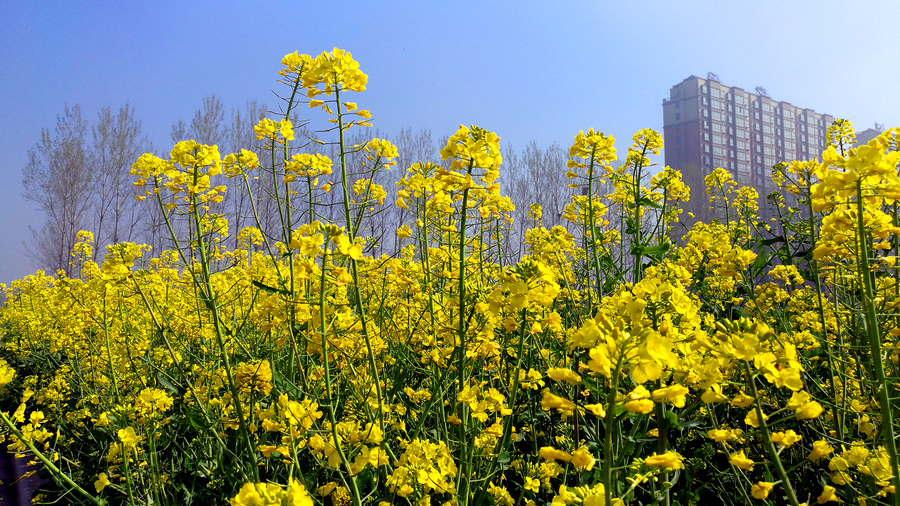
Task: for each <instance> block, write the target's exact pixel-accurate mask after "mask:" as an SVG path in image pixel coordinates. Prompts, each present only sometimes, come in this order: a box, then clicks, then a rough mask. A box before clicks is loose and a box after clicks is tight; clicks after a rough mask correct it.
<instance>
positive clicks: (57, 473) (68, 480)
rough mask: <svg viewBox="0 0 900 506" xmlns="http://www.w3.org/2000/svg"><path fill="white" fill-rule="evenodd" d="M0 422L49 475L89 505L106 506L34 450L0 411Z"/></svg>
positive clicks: (32, 445) (104, 502)
mask: <svg viewBox="0 0 900 506" xmlns="http://www.w3.org/2000/svg"><path fill="white" fill-rule="evenodd" d="M0 421H2V422H3V425H6V428H7V429H9V431H10V432H12V433H13V435H14V436H16V437H17V438H19V441H21V442H23V443H25V446H27V447H28V449H29V450H30V451H31V453H33V454H34V456H35V457H37V458H38V460H40V461H41V463H42V464H44V467H46V468H47V470H48V471H50V474H52V475H53V476H55V477H57V478H59V479H60V480H62V481H63V482H65V484H66V485H68V486H70V487H72V488H73V489H75V491H76V492H78V493H79V494H81V495H82V496H84V498H85V499H87V501H88V502H90V503H91V504H96V505H97V506H106V501H105V500H103V499H100V498H98V497H94V496H92V495H91V494H90V493H88V492H87V491H86V490H85V489H83V488H81V487H80V486H78V484H77V483H75V482H74V481H72V479H71V478H69V477H68V476H67V475H66V474H65V473H63V472H62V471H61V470H60V469H59V468H58V467H56V465H54V464H53V462H51V461H50V459H48V458H47V457H46V456H45V455H44V454H43V453H41V452H40V451H38V449H37V448H35V446H34V444H32V442H31V441H29V440H27V439H25V436H24V435H23V434H22V433H21V432H20V431H19V429H18V428H16V426H15V424H13V423H12V420H10V419H9V418H8V417H7V416H6V413H4V412H3V411H0Z"/></svg>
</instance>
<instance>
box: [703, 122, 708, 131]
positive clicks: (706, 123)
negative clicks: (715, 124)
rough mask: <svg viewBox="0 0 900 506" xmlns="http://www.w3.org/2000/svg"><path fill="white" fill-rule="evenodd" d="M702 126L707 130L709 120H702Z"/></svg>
mask: <svg viewBox="0 0 900 506" xmlns="http://www.w3.org/2000/svg"><path fill="white" fill-rule="evenodd" d="M703 128H705V129H707V130H709V121H704V122H703Z"/></svg>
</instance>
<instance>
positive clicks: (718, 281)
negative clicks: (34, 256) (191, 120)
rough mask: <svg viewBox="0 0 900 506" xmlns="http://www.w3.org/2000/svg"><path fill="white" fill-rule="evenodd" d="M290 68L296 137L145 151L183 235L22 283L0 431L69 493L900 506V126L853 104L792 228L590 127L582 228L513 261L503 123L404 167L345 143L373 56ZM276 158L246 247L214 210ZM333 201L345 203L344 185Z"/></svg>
mask: <svg viewBox="0 0 900 506" xmlns="http://www.w3.org/2000/svg"><path fill="white" fill-rule="evenodd" d="M282 64H283V65H284V68H283V69H282V70H281V72H280V75H281V76H282V78H283V80H282V83H283V84H284V85H286V86H288V87H289V88H290V89H291V90H292V93H290V94H289V95H288V96H289V97H291V98H288V99H286V100H287V103H286V107H285V108H284V110H285V111H288V112H287V113H286V114H285V115H284V116H283V117H278V118H267V119H263V120H262V121H261V122H260V123H259V124H258V125H257V126H256V127H255V129H254V130H255V133H256V138H257V140H258V141H260V143H261V146H248V148H249V147H253V148H260V147H261V148H262V149H265V150H268V151H269V153H268V155H269V156H266V157H260V156H258V155H257V154H256V152H254V151H250V150H248V149H242V150H240V151H239V152H236V153H231V154H226V155H225V156H221V155H220V154H219V152H218V148H217V147H216V146H214V145H203V144H199V143H197V142H194V141H184V142H180V143H178V144H176V145H175V147H174V148H173V149H172V151H171V152H170V154H169V157H168V159H163V158H160V157H157V156H154V155H151V154H145V155H142V156H141V157H140V158H139V159H138V160H136V161H135V163H134V166H133V169H132V173H133V174H134V176H135V177H136V185H137V186H138V187H140V188H143V189H144V191H143V195H141V197H143V198H148V197H149V198H148V199H147V200H150V202H147V204H152V205H156V206H158V207H159V208H160V210H161V211H163V214H164V215H165V216H166V219H167V220H169V221H167V225H168V226H167V228H168V230H170V231H171V234H172V236H171V244H172V249H171V250H169V251H164V252H151V251H149V249H148V248H147V247H145V246H142V245H137V244H129V243H123V244H117V245H111V246H108V247H107V253H106V255H105V259H104V261H103V262H102V263H100V264H97V263H94V262H92V261H91V260H90V258H92V248H93V247H94V246H93V239H92V237H91V236H90V235H89V234H82V235H81V236H79V242H78V244H77V246H76V248H75V251H73V263H77V265H78V270H77V272H78V273H79V275H78V276H71V277H70V276H65V275H64V274H62V273H58V274H56V275H51V274H47V273H43V272H39V273H37V274H35V275H34V276H29V277H26V278H25V279H23V280H19V281H16V282H14V283H12V285H11V286H10V287H4V292H5V296H6V300H7V303H6V305H5V307H3V308H2V309H0V344H2V350H0V354H2V358H0V422H2V429H0V438H3V440H4V442H8V443H9V444H8V448H9V449H10V451H13V452H17V453H20V454H22V455H28V457H29V458H34V459H40V461H41V463H42V465H43V466H45V468H46V469H47V470H48V472H50V474H51V475H52V476H53V477H54V478H55V480H54V481H53V482H51V483H50V484H49V485H48V486H47V487H46V489H47V490H46V493H48V494H56V495H55V497H64V496H66V494H74V495H70V496H68V497H77V498H78V499H77V500H79V501H82V502H85V503H93V504H103V503H104V502H105V501H108V502H114V503H119V502H122V503H125V502H128V503H138V502H140V503H150V502H153V503H154V504H174V503H182V502H184V501H186V500H191V501H197V502H198V503H201V502H202V503H224V502H226V501H228V502H229V503H230V504H232V505H233V506H244V505H268V504H272V505H275V504H280V505H284V504H293V505H311V504H314V503H315V504H328V503H330V504H335V505H337V504H354V505H362V504H369V503H371V504H395V503H400V502H406V503H415V504H419V505H427V504H441V505H458V504H488V503H491V502H493V503H495V504H510V505H513V504H526V505H530V504H547V503H549V504H554V505H557V504H558V505H562V504H565V505H571V504H585V505H613V504H628V503H632V502H634V503H642V504H650V503H653V504H677V503H687V502H688V501H690V500H703V501H706V502H711V503H713V502H720V501H719V499H720V498H721V497H722V496H725V495H728V497H729V499H730V500H731V501H732V502H735V503H740V502H743V503H751V502H753V501H764V500H772V499H773V498H775V497H778V498H779V500H781V498H784V500H785V501H786V502H787V503H789V504H793V505H794V506H799V505H800V504H801V502H800V501H801V500H802V499H804V498H807V497H809V498H813V497H814V498H816V499H815V500H816V501H817V502H818V503H819V504H825V503H828V502H838V501H843V502H848V503H849V502H852V501H856V502H858V503H862V504H881V503H891V501H893V504H897V498H896V487H897V470H898V452H897V448H896V442H895V439H896V430H897V428H898V427H897V422H896V420H897V419H898V418H897V416H896V415H895V414H894V413H895V411H894V410H895V409H897V408H898V406H897V402H896V399H897V395H896V388H897V387H896V383H897V380H896V378H897V377H898V376H900V369H898V363H900V359H898V357H900V295H898V290H897V287H898V283H897V275H896V270H895V268H894V265H895V261H896V260H895V257H896V255H897V254H898V253H900V251H898V232H900V228H898V226H900V220H898V213H897V208H896V200H897V199H898V198H900V179H898V176H897V167H898V164H900V152H898V151H897V144H898V135H900V131H898V130H897V129H893V130H889V131H887V132H885V133H884V134H882V135H881V136H879V137H877V138H876V139H875V140H873V141H871V142H869V143H868V144H866V145H863V146H856V147H854V146H853V144H852V142H853V136H852V129H851V127H850V125H849V123H848V122H841V123H839V124H838V125H837V126H836V127H835V128H834V129H833V130H832V132H831V137H830V139H831V145H830V146H829V148H828V150H827V151H826V153H825V154H824V155H823V161H821V162H819V161H817V160H810V161H803V162H794V163H791V164H788V165H785V166H780V167H778V172H777V177H776V181H778V182H779V184H780V185H781V186H782V187H783V189H784V191H785V192H787V193H789V194H790V195H792V196H793V197H792V198H794V199H795V201H796V203H797V206H798V207H797V208H796V209H795V210H794V211H795V212H790V211H789V210H788V207H787V204H786V203H785V201H784V199H782V200H777V199H776V201H775V203H774V206H775V208H777V209H778V210H779V212H781V213H785V214H782V215H781V216H787V217H790V219H786V220H784V221H783V222H782V223H780V224H776V225H777V226H770V225H768V224H766V223H764V222H763V220H762V219H760V217H759V210H760V208H761V206H762V205H763V204H761V203H760V202H759V201H758V196H757V195H756V194H755V191H754V190H752V189H751V188H740V187H739V186H738V185H737V183H736V182H735V181H734V180H733V179H732V178H731V175H730V174H729V173H728V172H727V171H726V170H724V169H718V170H716V171H714V172H713V173H711V174H710V175H709V177H707V180H706V188H705V194H706V195H707V196H708V198H709V199H710V203H711V205H712V206H713V207H714V208H716V209H718V211H717V212H719V216H720V218H719V219H717V220H714V221H712V222H710V223H697V224H695V225H693V226H692V227H691V228H690V229H687V230H685V229H680V228H679V227H680V226H681V224H680V221H679V220H680V218H681V210H680V208H679V206H680V204H681V203H683V202H685V201H687V200H688V198H690V196H691V195H692V194H691V191H690V190H691V189H689V188H688V187H687V186H686V185H685V184H684V182H683V181H682V178H681V174H680V173H679V172H678V171H676V170H674V169H672V168H669V167H664V168H660V169H659V170H656V171H651V167H652V166H653V163H654V162H653V158H652V157H653V156H656V155H658V153H659V152H660V149H661V148H662V138H661V136H660V135H659V134H658V133H657V132H654V131H652V130H649V129H645V130H641V131H640V132H638V133H637V134H636V135H635V136H634V137H633V139H632V145H631V147H630V148H629V149H628V150H627V152H626V154H625V156H624V159H623V161H622V162H623V163H621V164H614V163H613V162H615V161H616V153H617V152H616V148H615V141H614V139H612V138H611V137H610V136H608V135H605V134H603V133H600V132H598V131H597V130H594V129H588V130H587V132H586V133H585V132H584V131H582V132H579V133H578V135H576V136H575V139H574V141H573V145H572V147H571V149H570V151H569V157H570V160H569V161H568V163H567V166H566V167H560V170H561V171H567V172H566V175H567V177H568V178H569V179H570V180H573V181H574V182H573V183H572V185H574V186H576V187H577V190H576V191H573V195H572V199H571V201H570V202H569V203H568V205H566V206H565V208H564V211H563V216H562V219H563V220H565V223H566V225H565V226H563V225H556V226H551V227H549V229H548V228H546V227H544V226H543V223H544V221H545V220H547V219H548V217H546V216H544V215H543V212H542V210H541V208H540V207H539V206H536V205H535V206H532V207H531V208H530V219H531V220H532V224H533V227H531V228H530V229H529V230H527V231H526V232H525V234H524V248H523V251H524V252H525V254H524V255H522V256H521V257H519V258H508V257H507V256H505V255H504V249H503V248H502V245H503V241H504V240H505V237H504V230H505V229H506V227H508V226H509V223H510V221H511V220H512V218H511V212H512V211H513V209H514V203H513V202H512V201H511V200H510V199H509V198H508V197H507V196H505V195H504V194H503V192H502V187H501V185H500V181H501V179H500V174H501V172H500V171H501V166H502V162H503V156H502V154H501V150H500V145H499V136H498V135H497V134H495V133H493V132H490V131H488V130H486V129H484V128H481V127H477V126H471V127H464V126H460V127H459V128H458V130H457V131H456V133H455V134H453V135H452V136H451V137H450V138H449V139H448V141H447V143H446V145H445V146H444V147H443V148H442V149H441V151H440V155H441V157H442V159H443V160H444V162H443V164H438V163H434V162H426V161H417V162H410V163H408V165H407V166H399V167H397V169H398V170H401V171H402V172H403V176H402V177H401V178H400V181H399V183H398V185H397V188H396V189H391V188H385V187H384V186H383V185H381V184H379V183H378V176H379V174H380V173H381V172H383V171H386V170H389V169H391V168H392V167H394V166H397V165H399V163H398V159H400V157H399V153H398V150H397V148H396V146H394V145H393V144H391V143H390V142H389V141H387V140H384V139H373V140H371V141H369V142H367V143H365V144H360V145H358V146H349V145H347V144H345V143H344V141H343V132H345V131H346V130H348V129H350V128H352V127H356V126H368V125H370V124H371V123H370V121H369V120H370V118H371V113H369V112H368V111H365V110H362V109H359V107H358V105H357V103H356V102H349V101H346V94H347V93H348V92H351V91H352V92H362V91H364V90H365V87H366V84H367V77H366V75H365V74H364V73H363V72H362V71H361V70H360V68H359V64H358V63H357V62H356V61H355V60H353V58H352V56H351V54H350V53H348V52H346V51H342V50H339V49H335V50H334V51H332V52H326V53H323V54H321V55H320V56H318V57H311V56H308V55H301V54H297V53H292V54H289V55H286V56H285V57H284V59H283V60H282ZM342 95H343V96H342ZM301 101H305V102H306V103H307V105H309V107H310V108H313V109H321V110H323V111H324V112H325V113H326V114H327V115H328V121H330V122H331V124H333V131H334V132H335V134H336V135H338V136H339V139H340V140H339V141H338V145H337V149H336V150H335V151H334V153H337V154H336V156H334V159H333V160H332V159H331V158H329V157H327V156H325V155H324V154H321V153H316V152H314V150H311V149H310V146H315V144H309V145H303V146H299V145H298V140H299V139H298V138H297V137H300V135H299V133H296V132H295V123H292V121H295V120H296V118H295V116H292V115H291V112H290V111H296V110H297V107H296V106H297V105H298V104H299V103H301ZM354 151H355V152H358V153H359V154H360V157H359V158H360V159H361V165H359V166H358V167H350V163H349V162H348V156H347V155H348V154H349V153H351V152H354ZM263 171H264V172H266V173H267V174H269V177H268V179H269V180H270V184H271V188H267V189H266V190H265V191H266V192H267V194H268V195H269V196H270V197H273V198H276V199H280V200H279V205H280V207H279V211H278V212H279V213H280V214H279V215H278V218H279V220H277V221H278V222H280V223H282V224H283V226H282V227H281V229H278V228H277V227H276V229H275V230H272V229H271V228H267V227H266V224H264V223H263V222H262V221H261V220H258V219H257V222H256V223H255V224H254V225H255V226H253V227H247V228H244V229H242V230H239V231H234V233H236V235H237V238H236V241H234V244H235V245H236V246H235V247H232V248H227V247H225V246H224V242H223V241H221V239H223V238H225V237H227V236H228V234H230V233H231V232H230V231H229V229H228V224H229V219H228V218H229V216H227V215H226V214H225V213H223V212H220V211H221V207H217V204H218V203H219V202H220V201H221V200H222V196H223V192H225V191H226V188H228V191H231V188H237V187H240V185H238V186H237V187H234V186H226V185H224V184H220V183H221V181H220V179H221V178H226V179H227V178H236V179H235V181H238V182H241V183H242V184H243V187H244V188H245V190H246V191H247V192H248V194H249V196H250V197H251V198H253V197H254V195H253V193H252V192H253V190H254V188H256V187H257V186H256V183H254V184H251V183H250V181H251V180H253V178H254V177H256V176H254V173H255V172H263ZM351 176H353V177H351ZM356 176H358V177H356ZM332 177H333V178H334V180H333V181H332V180H330V179H327V178H332ZM332 190H334V191H336V192H340V193H341V197H340V202H339V204H340V206H341V207H342V212H343V215H342V216H341V218H342V219H340V220H337V221H338V222H329V221H327V220H324V218H323V216H324V213H323V212H322V207H323V206H322V204H321V202H320V201H319V198H320V197H321V195H323V194H324V193H326V192H330V191H332ZM573 190H574V188H573ZM703 190H704V189H701V188H694V189H693V195H695V198H696V195H703V194H704V191H703ZM392 192H393V193H392ZM391 201H394V205H396V206H397V207H400V208H402V209H403V210H404V211H406V212H405V213H404V223H402V224H401V226H400V228H399V229H398V230H397V231H396V234H397V239H398V242H399V243H400V244H402V245H403V248H402V249H401V251H400V253H399V254H398V255H396V256H394V257H388V256H385V255H380V256H377V255H375V254H374V253H373V251H375V250H374V249H373V242H374V241H375V239H374V238H372V237H368V236H364V234H362V233H361V231H363V230H373V228H368V229H367V228H366V227H367V226H368V227H371V222H373V221H375V220H376V216H377V213H378V212H379V210H380V209H382V208H383V206H385V205H390V202H391ZM385 202H387V204H385ZM516 204H519V205H529V204H532V203H530V202H524V203H516ZM648 224H652V225H648ZM180 231H186V233H184V234H181V233H179V232H180ZM767 234H768V235H767ZM773 234H778V235H777V236H776V235H773ZM76 462H77V463H78V465H74V463H76ZM820 483H822V484H824V483H828V485H821V484H820ZM697 498H700V499H697Z"/></svg>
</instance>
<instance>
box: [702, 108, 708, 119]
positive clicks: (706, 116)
mask: <svg viewBox="0 0 900 506" xmlns="http://www.w3.org/2000/svg"><path fill="white" fill-rule="evenodd" d="M703 117H704V118H708V117H709V111H707V110H706V109H703Z"/></svg>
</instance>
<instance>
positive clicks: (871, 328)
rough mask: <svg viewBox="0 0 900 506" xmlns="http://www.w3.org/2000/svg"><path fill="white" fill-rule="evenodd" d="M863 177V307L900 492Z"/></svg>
mask: <svg viewBox="0 0 900 506" xmlns="http://www.w3.org/2000/svg"><path fill="white" fill-rule="evenodd" d="M863 211H864V209H863V197H862V179H860V180H859V181H858V182H857V184H856V215H857V216H856V218H857V228H858V230H859V238H860V240H859V257H858V262H859V274H860V276H861V277H862V279H863V287H864V292H863V309H864V311H865V319H866V334H867V337H868V341H869V350H870V353H871V361H872V366H873V368H874V369H875V380H876V382H877V384H878V392H877V396H878V403H879V404H880V407H881V420H882V426H881V435H882V439H883V440H884V446H885V449H886V450H887V452H888V458H889V459H890V461H891V471H892V478H891V482H892V484H893V485H894V490H896V491H897V492H900V462H898V459H897V442H896V439H895V437H896V436H895V433H894V422H895V420H894V414H893V409H892V406H891V390H892V388H891V385H890V383H888V380H887V377H886V375H885V371H884V360H883V359H882V349H881V332H880V330H879V325H878V315H877V314H876V312H875V293H874V292H875V290H874V288H873V286H872V273H871V271H870V269H869V255H868V252H869V238H868V233H867V232H866V229H865V221H864V219H863ZM897 492H894V494H893V503H894V506H898V505H900V493H897Z"/></svg>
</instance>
